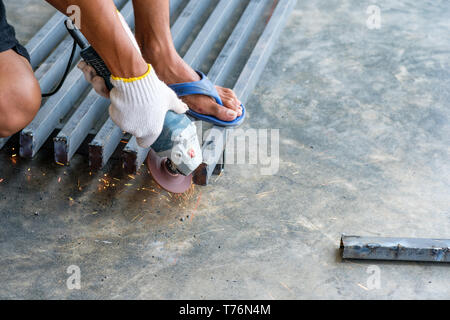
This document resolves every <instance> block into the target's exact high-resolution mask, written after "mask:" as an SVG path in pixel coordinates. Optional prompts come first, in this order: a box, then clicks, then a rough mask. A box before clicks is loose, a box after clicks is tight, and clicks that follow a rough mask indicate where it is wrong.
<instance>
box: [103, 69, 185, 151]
mask: <svg viewBox="0 0 450 320" xmlns="http://www.w3.org/2000/svg"><path fill="white" fill-rule="evenodd" d="M148 67H149V70H148V72H147V73H146V74H145V75H143V76H141V77H138V78H129V79H123V78H116V77H114V76H112V77H111V83H112V85H113V86H114V88H113V89H112V90H111V93H110V99H111V106H110V107H109V114H110V116H111V119H112V120H113V121H114V123H115V124H117V125H118V126H119V127H120V128H121V129H122V130H124V131H126V132H129V133H131V134H132V135H134V136H135V137H136V139H137V143H138V144H139V146H141V147H143V148H148V147H150V146H151V145H152V144H153V143H154V142H155V141H156V139H158V137H159V135H160V134H161V131H162V129H163V125H164V119H165V117H166V113H167V111H169V110H172V111H174V112H176V113H179V114H181V113H185V112H186V111H187V110H188V106H187V105H186V104H185V103H184V102H182V101H181V100H180V99H179V98H178V97H177V95H176V94H175V92H174V91H173V90H172V89H170V88H169V87H168V86H167V85H166V84H165V83H164V82H162V81H161V80H159V79H158V77H157V75H156V73H155V71H154V70H153V68H152V67H151V65H149V66H148Z"/></svg>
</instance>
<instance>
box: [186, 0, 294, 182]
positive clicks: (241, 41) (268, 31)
mask: <svg viewBox="0 0 450 320" xmlns="http://www.w3.org/2000/svg"><path fill="white" fill-rule="evenodd" d="M295 3H296V0H281V1H279V3H278V5H277V7H276V9H275V11H274V13H273V15H272V17H271V18H270V21H269V23H268V24H267V26H266V28H265V30H264V32H263V33H262V35H261V37H260V38H259V40H258V42H257V44H256V46H255V48H254V50H253V52H252V54H251V56H250V58H249V60H248V61H247V63H246V65H245V67H244V69H243V71H242V72H241V75H240V76H239V79H238V81H237V82H236V84H235V86H234V91H235V93H236V95H237V96H238V97H239V99H240V100H241V101H242V102H243V103H245V102H246V101H247V97H248V96H249V94H250V92H251V91H252V90H253V89H254V87H255V86H256V84H257V80H258V79H259V77H260V75H261V72H262V70H263V69H264V67H265V66H266V64H267V60H268V58H269V57H270V54H271V53H272V50H273V47H274V45H275V42H276V40H277V39H278V37H279V35H280V33H281V31H282V30H283V27H284V25H285V23H286V20H287V17H288V16H289V14H290V13H291V11H292V9H293V7H294V5H295ZM266 4H267V2H264V1H260V0H252V1H251V2H250V3H249V4H248V6H247V8H246V10H245V12H244V14H243V15H242V17H241V19H240V20H239V23H238V25H237V26H236V28H235V30H234V31H233V33H232V35H231V36H230V38H229V39H228V41H227V43H226V44H225V46H224V48H223V49H222V52H221V53H220V55H219V57H218V59H217V60H216V62H215V63H214V65H213V67H212V68H211V71H210V73H209V75H208V77H209V78H210V79H211V81H213V82H214V83H216V84H218V85H221V84H223V83H224V81H225V79H226V77H228V76H229V70H230V69H231V66H232V65H233V64H234V63H235V62H236V60H237V59H238V57H239V53H240V52H241V51H242V48H243V46H245V45H246V43H247V41H248V39H249V37H250V35H251V32H252V30H253V29H254V26H255V24H256V22H257V17H260V16H261V14H260V12H261V10H262V9H263V8H265V7H266ZM246 81H248V82H250V85H248V86H243V83H245V82H246ZM231 130H232V129H229V128H223V127H218V126H215V127H213V128H212V129H211V130H209V132H208V134H207V135H206V137H205V139H204V143H203V163H202V165H201V166H200V167H199V168H198V169H197V170H196V172H195V173H194V183H196V184H199V185H207V184H208V183H209V179H210V178H211V176H212V175H213V174H214V172H216V173H217V172H218V170H216V167H217V166H218V164H219V161H220V159H221V158H222V156H223V150H224V149H225V145H226V142H227V138H228V135H229V133H230V132H231ZM222 170H223V167H222Z"/></svg>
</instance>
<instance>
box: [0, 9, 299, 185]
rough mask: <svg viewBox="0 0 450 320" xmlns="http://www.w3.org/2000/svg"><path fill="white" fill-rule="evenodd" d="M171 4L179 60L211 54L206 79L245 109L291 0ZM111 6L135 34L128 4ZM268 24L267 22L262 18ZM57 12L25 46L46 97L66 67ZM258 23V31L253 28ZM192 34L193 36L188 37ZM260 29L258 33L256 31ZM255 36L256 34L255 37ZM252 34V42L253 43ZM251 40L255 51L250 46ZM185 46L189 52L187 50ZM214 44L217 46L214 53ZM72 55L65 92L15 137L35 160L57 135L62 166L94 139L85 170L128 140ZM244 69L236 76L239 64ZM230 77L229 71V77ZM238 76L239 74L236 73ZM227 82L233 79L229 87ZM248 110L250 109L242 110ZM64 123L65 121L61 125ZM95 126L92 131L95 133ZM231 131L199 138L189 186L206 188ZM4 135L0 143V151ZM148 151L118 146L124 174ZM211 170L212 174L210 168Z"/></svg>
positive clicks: (197, 63) (195, 63)
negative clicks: (228, 90)
mask: <svg viewBox="0 0 450 320" xmlns="http://www.w3.org/2000/svg"><path fill="white" fill-rule="evenodd" d="M242 2H243V1H241V0H171V1H170V13H171V19H172V20H174V22H173V24H172V28H171V30H172V36H173V39H174V43H175V47H176V49H177V50H179V51H180V50H181V49H182V48H184V49H185V51H186V53H185V54H184V59H185V61H186V62H187V63H188V64H190V65H191V66H192V67H193V68H194V69H200V68H202V66H203V65H204V64H205V63H206V62H207V61H208V59H211V57H210V56H211V53H214V50H216V51H217V52H218V54H217V53H216V57H215V58H214V62H213V63H212V67H211V68H209V70H201V71H203V72H205V73H207V74H208V77H209V78H210V79H211V81H212V82H213V83H215V84H216V85H219V86H225V85H228V86H231V87H233V89H234V90H235V92H236V94H237V96H238V97H239V99H240V100H241V101H242V102H243V103H244V104H245V102H246V101H247V99H248V97H249V96H250V94H251V92H252V90H253V89H254V87H255V86H256V84H257V82H258V80H259V77H260V76H261V73H262V72H263V70H264V68H265V66H266V64H267V61H268V59H269V57H270V55H271V53H272V51H273V48H274V47H275V44H276V40H277V39H278V37H279V35H280V33H281V31H282V30H283V27H284V25H285V23H286V21H287V18H288V17H289V15H290V13H291V12H292V10H293V8H294V6H295V3H296V0H246V1H245V2H246V4H245V8H243V7H242V5H243V3H242ZM115 3H116V5H117V7H118V8H119V10H120V11H121V13H122V15H123V16H124V17H125V19H126V21H127V22H128V24H129V25H130V27H131V28H132V29H133V27H134V14H133V7H132V3H131V1H127V0H116V1H115ZM268 13H270V14H269V19H267V16H268V15H267V14H268ZM236 15H239V20H238V22H237V23H236V25H234V26H232V27H233V30H232V31H231V30H229V34H230V35H229V36H228V38H227V39H225V41H224V40H223V39H222V42H224V44H218V41H219V39H220V38H221V37H220V36H221V35H222V33H223V32H224V30H226V29H227V28H228V27H230V26H229V24H230V21H232V20H233V19H232V18H233V17H236ZM65 19H66V17H65V16H64V15H62V14H60V13H56V14H55V15H54V16H53V17H52V18H51V19H50V20H49V21H48V22H47V24H45V25H44V26H43V27H42V29H41V30H40V31H39V32H38V33H37V34H36V35H35V36H34V37H33V38H32V39H31V40H30V41H29V43H28V44H27V46H26V47H27V49H28V51H29V52H30V54H31V64H32V67H33V69H34V70H35V74H36V77H37V79H38V80H39V83H40V86H41V89H42V92H49V91H51V90H52V88H54V87H55V86H56V85H57V83H58V82H59V80H60V78H61V76H62V74H63V72H64V69H65V67H66V64H67V61H68V58H69V55H70V51H71V49H72V39H71V38H70V37H69V36H68V34H67V32H66V29H65V26H64V20H65ZM262 23H263V24H264V27H263V28H260V30H259V29H258V28H257V26H258V24H262ZM194 30H198V31H195V32H196V35H195V39H193V40H192V39H190V38H192V37H193V32H194ZM258 30H259V31H258ZM255 32H258V34H256V36H255ZM255 37H257V39H256V40H253V42H251V39H254V38H255ZM249 43H252V44H253V46H252V48H251V50H249V49H248V45H249ZM186 46H187V48H186ZM217 46H220V48H219V49H217ZM79 59H80V56H79V51H77V52H76V55H75V59H74V65H73V66H72V70H71V71H70V73H69V75H68V77H67V79H66V81H65V83H64V85H63V87H62V88H61V90H60V91H59V92H58V93H57V94H55V95H54V96H52V97H50V98H48V99H44V101H43V104H42V107H41V109H40V110H39V112H38V114H37V116H36V117H35V119H34V120H33V121H32V122H31V123H30V124H29V125H28V126H27V127H26V128H25V129H23V130H22V132H21V133H20V156H21V157H26V158H33V157H34V156H35V155H36V154H37V152H38V151H39V150H40V149H41V147H42V146H43V145H44V143H45V142H46V141H47V140H48V138H49V137H50V136H51V135H52V133H53V132H54V131H55V130H59V129H60V130H59V132H58V134H57V136H56V137H54V160H55V161H56V162H57V163H59V164H64V165H68V164H70V161H71V159H72V157H73V156H74V155H75V154H76V152H77V150H78V149H79V148H80V146H81V145H82V144H83V142H84V141H85V140H86V138H87V137H88V136H89V133H94V135H95V137H94V138H93V139H92V141H91V142H90V143H89V164H90V167H91V170H98V169H101V168H103V167H104V166H105V165H106V164H107V163H108V161H109V160H110V158H111V156H112V155H113V153H114V151H115V150H116V149H117V148H118V146H119V145H120V142H121V141H122V140H123V139H124V137H125V136H126V133H125V132H122V131H121V130H120V129H119V128H118V127H117V126H116V125H115V124H114V123H113V122H112V120H111V119H110V118H109V117H108V116H107V112H108V106H109V101H108V100H107V99H104V98H102V97H100V96H98V95H97V94H96V93H95V91H94V90H93V89H92V88H90V86H89V84H88V83H87V82H86V81H85V80H84V77H83V74H82V72H81V71H79V70H78V69H77V68H75V67H74V66H75V64H76V63H77V62H78V61H79ZM243 59H244V60H245V63H241V64H242V65H243V67H242V68H241V70H238V71H236V70H235V69H236V68H234V67H235V65H236V63H237V62H238V61H243ZM233 72H234V74H233ZM236 72H239V74H236ZM230 77H233V78H235V79H237V81H235V83H234V85H230V84H229V79H230ZM247 109H250V111H251V109H252V106H247ZM62 119H67V120H64V122H63V123H62ZM94 128H98V130H95V129H94ZM228 132H229V129H224V128H221V127H213V128H212V129H211V130H208V132H207V134H206V135H205V139H204V144H203V157H204V162H203V164H202V165H201V166H200V167H199V169H198V170H197V171H196V173H195V177H194V181H195V183H197V184H201V185H206V184H208V181H209V179H210V177H211V175H212V174H213V173H214V172H215V171H216V170H215V169H216V167H219V166H221V164H220V160H221V158H222V154H223V151H224V148H225V146H226V140H227V133H228ZM7 141H8V138H4V139H0V149H1V148H2V147H3V146H4V145H5V144H6V142H7ZM148 151H149V149H143V148H140V147H139V146H138V145H137V143H136V139H135V138H133V137H132V138H131V139H130V140H129V141H128V143H127V145H126V146H125V147H124V148H123V150H122V154H121V159H122V167H123V169H124V170H125V171H126V172H127V173H129V174H133V173H136V172H137V171H138V170H139V169H140V167H141V165H142V163H143V162H144V160H145V158H146V156H147V154H148ZM216 172H217V171H216Z"/></svg>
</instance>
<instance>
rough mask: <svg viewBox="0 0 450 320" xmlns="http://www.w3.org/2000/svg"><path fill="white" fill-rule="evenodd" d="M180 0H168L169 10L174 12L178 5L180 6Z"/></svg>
mask: <svg viewBox="0 0 450 320" xmlns="http://www.w3.org/2000/svg"><path fill="white" fill-rule="evenodd" d="M181 2H182V0H170V2H169V6H170V12H171V13H172V12H175V11H176V10H177V9H178V7H179V6H180V4H181Z"/></svg>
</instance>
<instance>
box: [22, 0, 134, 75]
mask: <svg viewBox="0 0 450 320" xmlns="http://www.w3.org/2000/svg"><path fill="white" fill-rule="evenodd" d="M126 1H128V0H115V1H114V2H115V4H116V6H117V7H119V8H120V7H122V6H123V4H124V3H125V2H126ZM66 19H67V16H65V15H64V14H62V13H61V12H56V13H55V14H54V15H53V16H52V17H51V18H50V20H48V22H47V23H46V24H45V25H44V26H43V27H42V28H41V29H40V30H39V31H38V32H37V33H36V34H35V35H34V36H33V38H31V39H30V41H28V43H27V44H26V46H25V47H26V48H27V50H28V53H29V54H30V57H31V66H32V67H33V70H34V69H36V68H37V67H38V66H39V64H41V63H42V61H44V59H45V58H46V57H47V56H48V55H49V54H50V53H51V52H52V50H53V49H54V48H55V47H56V46H57V45H58V43H60V42H61V41H62V40H63V39H64V37H65V36H66V35H67V31H66V27H65V26H64V21H65V20H66Z"/></svg>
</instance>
